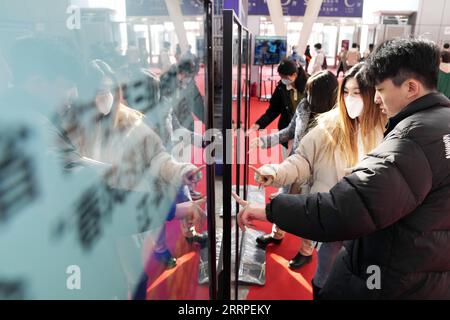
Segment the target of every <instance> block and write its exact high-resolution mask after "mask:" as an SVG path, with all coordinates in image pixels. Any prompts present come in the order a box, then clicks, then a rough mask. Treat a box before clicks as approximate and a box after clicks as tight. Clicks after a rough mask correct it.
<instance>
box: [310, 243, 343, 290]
mask: <svg viewBox="0 0 450 320" xmlns="http://www.w3.org/2000/svg"><path fill="white" fill-rule="evenodd" d="M341 248H342V241H337V242H324V243H322V245H321V246H320V248H319V251H318V253H317V256H318V259H319V262H318V265H317V271H316V274H315V275H314V284H315V285H316V286H318V287H319V288H323V287H324V285H325V282H327V279H328V275H329V274H330V271H331V268H332V267H333V264H334V260H335V259H336V256H337V254H338V253H339V251H340V250H341Z"/></svg>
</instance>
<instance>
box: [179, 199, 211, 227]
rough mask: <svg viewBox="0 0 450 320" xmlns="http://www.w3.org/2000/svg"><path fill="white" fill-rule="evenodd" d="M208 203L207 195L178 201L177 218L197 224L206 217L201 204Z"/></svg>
mask: <svg viewBox="0 0 450 320" xmlns="http://www.w3.org/2000/svg"><path fill="white" fill-rule="evenodd" d="M204 203H206V197H204V198H202V199H200V200H196V201H186V202H182V203H177V206H176V211H175V218H176V219H186V220H187V222H188V223H190V224H196V223H197V222H199V221H201V220H202V219H204V218H205V217H206V213H205V211H203V209H202V208H201V206H202V205H203V204H204Z"/></svg>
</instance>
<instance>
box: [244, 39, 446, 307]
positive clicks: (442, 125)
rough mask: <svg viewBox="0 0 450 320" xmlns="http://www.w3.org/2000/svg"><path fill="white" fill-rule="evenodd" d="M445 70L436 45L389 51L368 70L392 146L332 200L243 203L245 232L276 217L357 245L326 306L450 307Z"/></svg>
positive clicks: (301, 232)
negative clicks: (363, 302) (438, 303)
mask: <svg viewBox="0 0 450 320" xmlns="http://www.w3.org/2000/svg"><path fill="white" fill-rule="evenodd" d="M438 65H439V49H438V48H437V46H436V45H435V44H433V43H431V42H428V41H424V40H412V39H408V40H393V41H388V42H385V43H384V44H382V45H381V46H380V47H378V48H377V50H376V51H375V52H374V53H373V55H371V56H370V58H369V59H368V61H367V65H366V69H365V71H364V72H365V75H366V78H367V80H368V82H369V83H373V84H374V85H375V87H376V95H375V100H376V102H377V103H379V104H380V107H381V108H382V110H383V111H384V112H385V113H386V114H387V115H388V117H389V123H388V126H387V130H386V132H385V138H384V140H383V142H382V143H381V144H380V145H379V146H378V147H377V148H376V149H375V150H373V151H372V152H371V153H369V154H368V155H367V156H366V157H365V159H363V160H362V161H361V162H360V163H359V164H358V165H357V166H356V167H355V168H353V173H352V174H350V175H348V176H346V177H344V178H343V179H342V180H341V181H340V182H339V183H337V184H336V185H335V186H334V187H333V188H332V189H331V190H330V193H318V194H310V195H287V194H282V195H279V196H278V197H276V198H275V199H274V200H272V201H271V203H269V204H268V205H267V206H266V207H264V206H262V205H257V204H252V203H247V202H244V201H242V200H239V201H240V202H241V204H243V205H245V206H246V207H245V208H244V209H243V210H241V212H240V213H239V221H240V224H241V226H243V225H246V224H247V225H248V224H252V220H255V219H256V220H266V219H267V220H268V221H270V222H273V223H276V224H277V225H278V226H280V227H281V228H282V229H283V230H286V231H288V232H291V233H293V234H296V235H298V236H300V237H304V238H307V239H313V240H317V241H323V242H325V241H338V240H351V241H348V242H346V244H345V249H343V250H342V251H341V252H340V253H339V255H338V256H337V258H336V261H335V264H334V267H333V270H332V272H331V274H330V276H329V278H328V280H327V282H326V284H325V286H324V288H323V289H322V290H321V292H320V294H319V298H322V299H450V100H448V99H447V98H446V97H444V96H443V95H441V94H440V93H437V92H436V85H437V75H438ZM316 294H317V292H316Z"/></svg>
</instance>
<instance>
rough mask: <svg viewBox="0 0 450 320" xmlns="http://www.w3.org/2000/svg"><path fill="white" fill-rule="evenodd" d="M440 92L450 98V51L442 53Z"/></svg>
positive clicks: (439, 79)
mask: <svg viewBox="0 0 450 320" xmlns="http://www.w3.org/2000/svg"><path fill="white" fill-rule="evenodd" d="M438 91H439V92H441V93H442V94H444V95H445V96H446V97H447V98H450V51H442V52H441V63H440V65H439V77H438Z"/></svg>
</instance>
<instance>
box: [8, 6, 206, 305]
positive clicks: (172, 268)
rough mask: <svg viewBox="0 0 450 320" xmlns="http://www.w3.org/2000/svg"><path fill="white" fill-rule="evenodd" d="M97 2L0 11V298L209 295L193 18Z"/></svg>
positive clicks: (197, 9) (200, 83) (190, 13)
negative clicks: (206, 276) (0, 109)
mask: <svg viewBox="0 0 450 320" xmlns="http://www.w3.org/2000/svg"><path fill="white" fill-rule="evenodd" d="M108 3H109V4H105V3H104V1H102V2H101V3H100V2H97V1H75V0H72V1H64V0H40V1H33V2H29V1H24V0H4V1H2V2H1V4H0V34H1V38H2V43H1V44H0V69H1V70H2V71H4V72H1V75H0V77H1V79H0V95H1V101H2V115H3V116H2V119H1V120H0V147H1V148H0V256H1V261H2V263H1V264H0V299H4V298H24V299H47V298H48V299H196V298H198V299H208V297H209V293H208V279H205V277H204V274H205V273H206V274H208V271H207V268H208V266H207V265H206V267H205V264H204V261H205V256H206V257H207V255H208V248H207V244H208V242H207V239H208V234H207V232H206V230H207V221H206V215H207V208H206V205H205V203H206V200H205V198H204V196H205V194H206V174H205V170H204V158H203V147H204V141H203V134H204V131H205V124H206V118H205V115H206V109H205V95H206V94H207V92H206V91H207V90H206V87H205V78H206V77H207V76H208V75H207V74H206V73H205V68H204V61H205V57H204V55H205V54H206V50H205V49H204V47H205V42H204V39H205V36H204V21H205V19H206V18H205V13H204V12H203V11H204V10H203V6H198V5H195V6H194V5H193V3H196V2H189V3H190V4H188V3H183V4H182V5H181V7H180V8H178V9H179V10H168V9H174V8H167V7H164V8H156V7H153V8H152V6H148V1H125V0H118V1H110V2H108ZM166 3H167V5H170V6H175V5H178V6H180V4H179V3H178V2H167V1H166ZM97 4H98V5H99V6H97ZM104 5H106V6H110V7H104ZM24 7H26V8H27V10H23V8H24ZM158 10H162V11H161V12H159V11H158ZM173 12H181V13H182V15H181V16H177V15H176V14H174V13H173ZM169 13H170V14H169ZM10 21H14V23H13V24H11V23H9V22H10ZM183 21H184V23H183ZM12 247H13V248H14V250H11V248H12ZM206 260H207V259H206ZM30 261H32V262H33V263H30ZM205 268H206V269H205ZM205 270H206V271H205ZM193 274H194V275H196V276H194V277H193V276H192V275H193ZM175 280H176V281H175Z"/></svg>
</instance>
